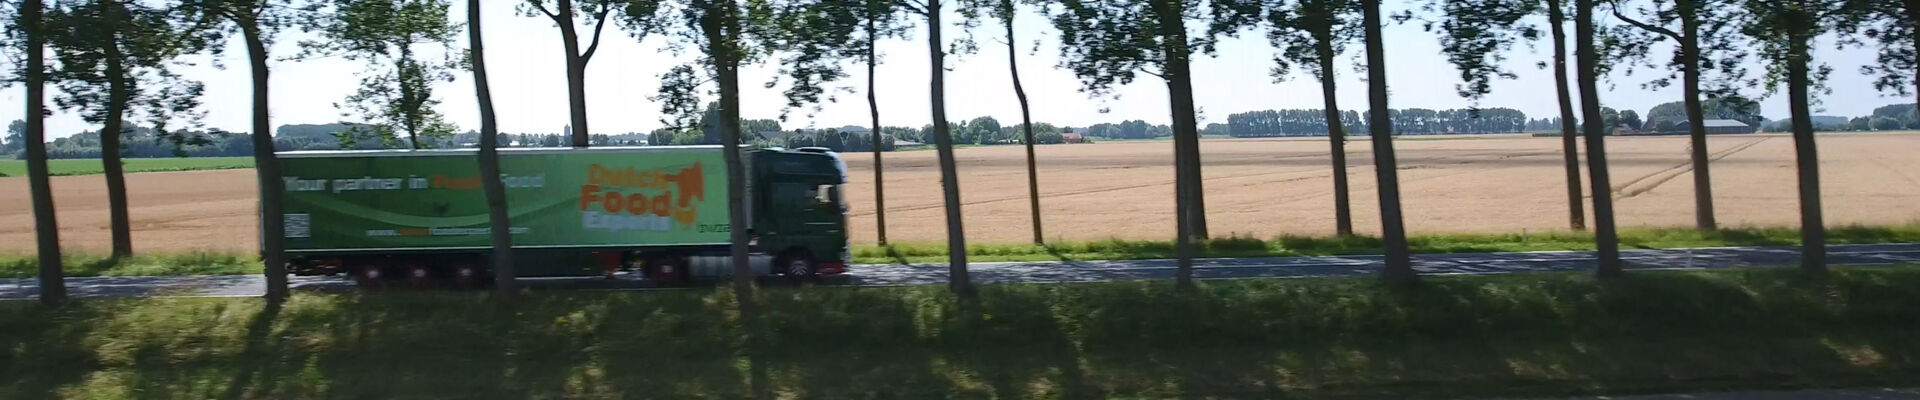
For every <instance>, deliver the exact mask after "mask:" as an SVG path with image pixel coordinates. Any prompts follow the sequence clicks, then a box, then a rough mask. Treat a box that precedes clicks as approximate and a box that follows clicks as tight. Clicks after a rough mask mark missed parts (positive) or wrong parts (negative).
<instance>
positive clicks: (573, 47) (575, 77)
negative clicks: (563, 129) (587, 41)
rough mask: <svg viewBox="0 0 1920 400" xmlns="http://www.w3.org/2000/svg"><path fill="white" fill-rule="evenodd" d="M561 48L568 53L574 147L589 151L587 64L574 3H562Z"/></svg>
mask: <svg viewBox="0 0 1920 400" xmlns="http://www.w3.org/2000/svg"><path fill="white" fill-rule="evenodd" d="M557 3H558V4H555V5H554V7H556V8H559V10H555V11H557V12H558V13H559V17H557V18H554V21H553V22H554V24H557V25H559V26H560V48H561V50H565V51H566V52H567V58H566V60H567V107H568V112H569V114H568V115H569V116H570V117H571V119H570V122H572V123H571V124H570V125H568V127H571V128H572V129H573V147H587V146H588V145H589V144H590V143H588V141H587V60H586V59H585V58H584V57H581V56H580V35H579V33H577V32H575V31H574V29H573V0H559V1H558V2H557Z"/></svg>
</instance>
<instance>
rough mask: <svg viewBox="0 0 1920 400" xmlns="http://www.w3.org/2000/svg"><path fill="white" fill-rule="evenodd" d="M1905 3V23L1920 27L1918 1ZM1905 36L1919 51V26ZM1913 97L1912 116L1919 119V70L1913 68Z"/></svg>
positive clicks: (1919, 4)
mask: <svg viewBox="0 0 1920 400" xmlns="http://www.w3.org/2000/svg"><path fill="white" fill-rule="evenodd" d="M1906 3H1907V21H1916V22H1912V23H1914V24H1916V25H1920V0H1907V1H1906ZM1907 34H1909V35H1913V36H1912V37H1909V38H1907V40H1909V42H1908V43H1912V44H1913V45H1914V47H1915V49H1916V50H1920V26H1915V27H1914V28H1913V29H1911V30H1908V31H1907ZM1915 61H1920V60H1915ZM1917 64H1920V62H1917ZM1916 67H1920V65H1916ZM1913 96H1914V103H1913V104H1914V108H1915V109H1914V113H1915V114H1914V116H1915V117H1916V118H1920V68H1914V70H1913Z"/></svg>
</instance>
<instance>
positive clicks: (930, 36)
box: [926, 0, 976, 301]
mask: <svg viewBox="0 0 1920 400" xmlns="http://www.w3.org/2000/svg"><path fill="white" fill-rule="evenodd" d="M940 2H941V0H927V2H926V5H927V9H926V11H927V14H926V16H927V50H928V52H929V53H930V54H932V57H931V59H930V60H929V61H930V62H931V64H929V67H930V68H929V69H930V70H932V72H933V79H932V84H931V88H930V89H931V93H932V96H931V97H932V99H931V100H932V102H933V145H934V147H935V149H936V151H937V152H938V153H939V156H940V191H941V193H942V195H943V197H944V198H945V200H946V203H947V259H948V263H949V265H948V267H947V268H948V270H947V286H948V287H949V288H951V289H952V290H953V293H954V294H955V295H958V296H960V298H961V299H965V300H967V301H972V300H973V299H975V298H976V297H975V293H974V290H973V280H972V277H971V276H968V274H967V237H966V235H967V233H966V230H965V229H963V227H962V226H961V222H962V221H961V219H960V172H959V171H958V169H957V168H955V166H954V160H953V133H952V128H951V127H949V126H947V77H946V62H947V52H946V49H943V48H941V46H942V42H941V40H940V26H941V25H940V13H941V10H940Z"/></svg>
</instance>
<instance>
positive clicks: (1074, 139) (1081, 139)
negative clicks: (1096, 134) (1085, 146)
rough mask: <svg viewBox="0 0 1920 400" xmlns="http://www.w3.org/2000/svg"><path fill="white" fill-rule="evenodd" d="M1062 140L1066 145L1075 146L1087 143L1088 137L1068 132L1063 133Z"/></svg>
mask: <svg viewBox="0 0 1920 400" xmlns="http://www.w3.org/2000/svg"><path fill="white" fill-rule="evenodd" d="M1060 140H1061V141H1062V142H1066V143H1068V144H1073V143H1086V142H1087V137H1086V136H1081V135H1080V134H1078V133H1073V132H1067V133H1062V134H1060Z"/></svg>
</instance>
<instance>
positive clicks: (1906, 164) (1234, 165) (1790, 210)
mask: <svg viewBox="0 0 1920 400" xmlns="http://www.w3.org/2000/svg"><path fill="white" fill-rule="evenodd" d="M1708 143H1709V147H1710V151H1711V153H1712V154H1713V157H1714V161H1713V163H1712V165H1711V172H1712V177H1713V191H1714V197H1715V204H1716V206H1717V207H1718V216H1719V219H1720V222H1721V224H1723V225H1726V226H1741V225H1757V226H1792V225H1795V224H1797V223H1798V198H1797V196H1796V194H1795V183H1794V179H1795V178H1794V177H1795V173H1794V169H1793V162H1794V159H1793V139H1792V138H1790V137H1786V136H1780V135H1730V136H1715V137H1712V138H1711V139H1710V140H1709V141H1708ZM1395 145H1396V147H1397V148H1398V152H1399V161H1400V171H1399V172H1400V180H1401V191H1402V197H1403V199H1404V206H1405V209H1406V219H1407V229H1408V231H1409V232H1410V233H1412V234H1424V233H1455V232H1517V231H1520V230H1522V229H1527V230H1535V231H1539V230H1564V229H1566V228H1567V200H1566V182H1565V169H1564V164H1563V160H1562V158H1561V157H1562V156H1561V154H1560V150H1559V146H1560V142H1559V140H1558V139H1556V138H1532V137H1521V136H1491V137H1473V138H1458V137H1453V138H1404V139H1401V140H1396V141H1395ZM1819 146H1820V153H1821V158H1822V160H1821V165H1820V169H1821V177H1822V190H1823V192H1824V195H1825V196H1824V201H1825V210H1826V215H1827V221H1828V223H1829V224H1833V225H1843V224H1854V223H1860V224H1893V223H1907V222H1913V221H1920V134H1885V133H1880V134H1833V135H1822V136H1821V137H1820V141H1819ZM1607 147H1608V153H1609V155H1610V156H1609V159H1610V160H1611V167H1610V171H1611V173H1612V175H1613V190H1612V193H1611V195H1612V196H1614V198H1615V199H1617V200H1618V201H1617V202H1616V208H1617V217H1618V220H1619V223H1620V225H1621V226H1622V227H1629V228H1630V227H1642V226H1658V227H1666V226H1690V225H1691V224H1692V223H1693V218H1694V217H1693V176H1692V174H1693V171H1692V168H1691V167H1690V165H1689V163H1688V162H1687V141H1686V139H1685V138H1684V137H1613V138H1609V139H1608V146H1607ZM1172 149H1173V146H1172V143H1171V142H1166V141H1157V142H1115V143H1101V144H1090V145H1054V146H1041V147H1039V148H1038V149H1037V154H1038V159H1039V167H1040V193H1041V196H1042V197H1041V205H1042V213H1043V214H1044V215H1043V217H1044V222H1045V228H1046V236H1047V237H1048V238H1050V239H1056V238H1058V239H1105V238H1116V237H1117V238H1129V239H1162V238H1168V237H1171V236H1172V235H1173V229H1174V227H1173V219H1172V216H1173V211H1174V210H1173V197H1172V195H1173V168H1172V166H1171V165H1172V160H1173V152H1172ZM1202 149H1203V151H1204V155H1203V160H1204V162H1205V165H1206V166H1205V177H1206V182H1205V187H1206V196H1207V197H1206V200H1207V202H1206V204H1207V211H1208V220H1209V224H1210V225H1211V229H1212V231H1213V234H1214V235H1215V236H1224V235H1227V234H1232V233H1237V234H1242V235H1255V236H1262V237H1265V236H1274V235H1280V234H1299V235H1328V234H1331V233H1332V232H1333V196H1332V194H1333V191H1332V186H1333V184H1332V181H1333V180H1332V174H1331V169H1330V167H1329V165H1328V164H1329V156H1328V155H1327V151H1328V143H1327V141H1326V140H1325V138H1314V139H1235V140H1207V141H1205V142H1204V143H1203V144H1202ZM1368 149H1369V144H1368V142H1367V141H1365V140H1356V141H1353V142H1350V143H1348V145H1347V150H1348V163H1349V165H1350V166H1349V168H1348V173H1349V181H1350V182H1351V184H1352V191H1351V193H1352V201H1353V211H1354V225H1355V227H1356V228H1358V230H1359V231H1361V232H1363V233H1368V232H1376V231H1378V230H1379V219H1378V218H1379V217H1378V215H1379V213H1378V203H1377V197H1376V192H1375V185H1374V178H1373V177H1374V170H1373V168H1372V164H1373V160H1372V158H1371V157H1370V152H1369V150H1368ZM957 154H958V157H959V162H960V165H959V166H960V172H961V178H960V184H961V189H962V190H963V197H962V200H963V201H964V203H965V207H964V208H963V210H964V211H963V212H964V214H965V217H966V230H967V235H968V240H969V241H970V242H974V243H983V242H988V243H990V242H1023V241H1026V240H1028V239H1030V238H1031V235H1032V234H1031V231H1030V229H1031V227H1030V225H1029V214H1028V212H1029V211H1028V203H1027V185H1026V182H1027V180H1026V163H1025V155H1024V152H1023V151H1022V149H1021V148H1020V147H1018V146H1000V147H985V148H968V149H961V150H959V151H958V152H957ZM846 156H847V158H848V164H849V168H850V173H851V174H852V183H851V185H850V187H849V188H848V199H849V200H850V201H851V202H852V209H853V211H852V225H853V227H852V228H853V238H854V240H855V241H856V242H860V243H872V242H874V240H875V235H876V230H875V223H874V201H873V200H874V185H873V158H872V155H871V154H848V155H846ZM884 157H885V159H886V164H885V167H886V168H885V172H886V182H885V184H886V185H885V189H886V194H887V225H888V226H887V228H888V229H887V233H888V238H889V239H891V240H892V241H896V242H925V241H941V240H944V238H945V222H944V214H943V211H942V210H943V209H942V204H941V201H940V187H939V183H940V175H939V170H938V169H937V168H935V165H934V160H935V153H934V152H932V151H913V152H900V153H887V154H885V156H884ZM1581 165H1582V167H1583V168H1584V166H1585V162H1584V161H1582V164H1581ZM1581 176H1582V177H1583V178H1584V177H1585V176H1586V174H1585V171H1584V170H1583V171H1582V174H1581ZM127 182H128V186H129V191H130V193H131V199H132V200H131V201H132V203H133V207H132V210H131V214H132V216H133V230H134V246H135V247H136V251H155V250H165V251H184V250H192V249H208V250H226V251H235V250H240V251H245V250H252V249H254V248H255V246H256V245H257V244H256V241H257V239H256V235H255V230H256V227H255V224H254V222H253V218H254V217H253V214H254V212H255V211H254V196H255V192H254V177H253V171H252V170H223V171H192V172H155V173H140V174H133V175H129V177H128V179H127ZM1588 187H1589V186H1587V185H1586V184H1585V183H1582V189H1583V191H1586V190H1585V189H1587V188H1588ZM54 191H55V196H56V202H57V204H58V210H59V221H60V223H61V229H60V231H61V232H60V234H61V241H62V243H63V245H64V246H65V247H66V248H70V249H79V250H84V251H105V250H106V249H107V246H108V234H107V211H106V204H107V202H106V196H105V193H106V190H105V188H104V184H103V181H102V179H101V177H100V176H98V175H93V176H75V177H56V178H54ZM1588 195H1589V196H1591V195H1592V194H1591V193H1588ZM30 204H31V203H30V202H29V199H28V195H27V189H26V180H25V179H24V178H18V177H8V178H0V252H16V253H25V252H32V251H34V250H33V248H34V245H33V219H32V215H31V214H30V210H29V207H30ZM1587 211H1588V212H1589V213H1591V212H1592V210H1591V208H1590V207H1589V208H1588V210H1587ZM1589 221H1591V219H1589Z"/></svg>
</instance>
